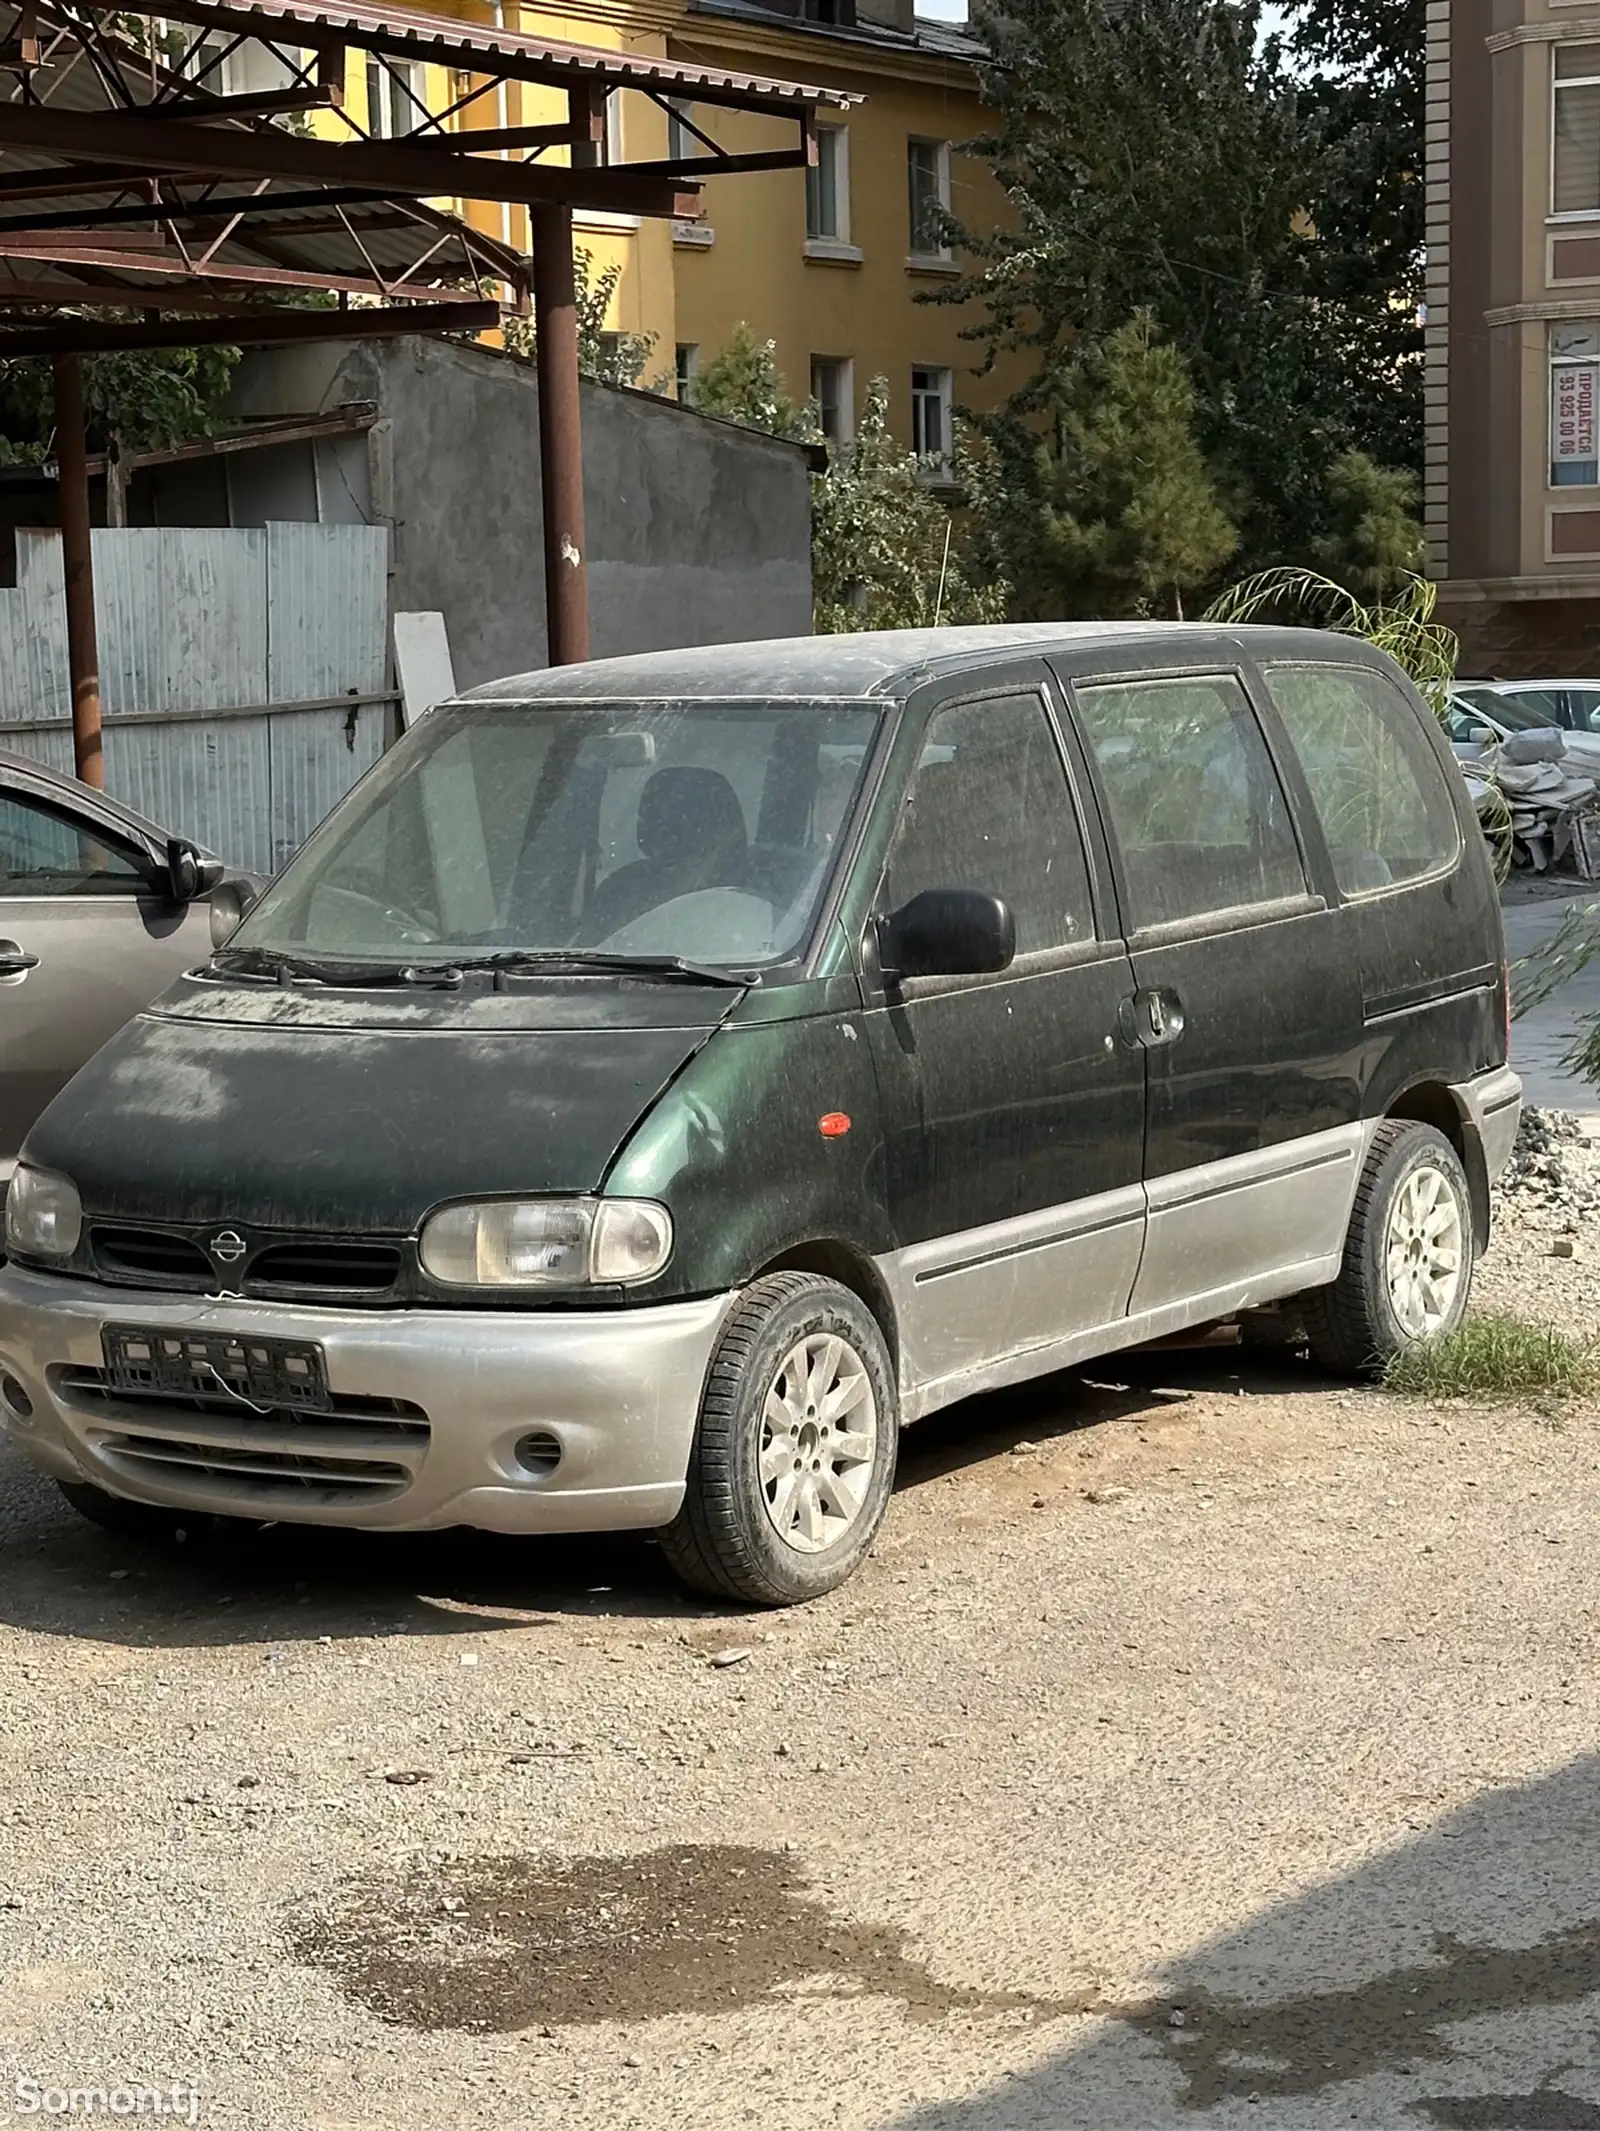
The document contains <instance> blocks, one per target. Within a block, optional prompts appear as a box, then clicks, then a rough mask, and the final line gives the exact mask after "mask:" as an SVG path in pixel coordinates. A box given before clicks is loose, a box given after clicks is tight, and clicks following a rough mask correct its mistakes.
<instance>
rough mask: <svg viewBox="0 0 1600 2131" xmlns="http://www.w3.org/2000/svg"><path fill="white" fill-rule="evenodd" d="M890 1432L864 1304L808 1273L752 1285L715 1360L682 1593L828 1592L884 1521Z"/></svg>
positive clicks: (783, 1601)
mask: <svg viewBox="0 0 1600 2131" xmlns="http://www.w3.org/2000/svg"><path fill="white" fill-rule="evenodd" d="M898 1433H899V1417H898V1413H897V1410H896V1402H895V1392H894V1377H893V1373H892V1371H891V1368H890V1364H889V1353H888V1349H887V1347H886V1346H885V1344H884V1339H883V1334H882V1333H881V1332H880V1331H879V1329H878V1326H877V1323H876V1321H875V1320H874V1318H873V1316H872V1313H871V1312H870V1311H869V1310H868V1309H867V1308H866V1306H865V1304H864V1303H862V1302H861V1300H860V1299H859V1298H858V1297H857V1296H855V1295H852V1294H851V1293H850V1291H849V1290H848V1289H847V1288H843V1287H840V1286H838V1285H837V1284H836V1283H835V1282H834V1281H831V1280H823V1279H820V1278H818V1277H817V1275H815V1274H813V1273H771V1274H768V1275H767V1276H766V1277H765V1278H763V1279H760V1280H757V1281H754V1282H752V1284H751V1285H750V1287H749V1288H748V1289H747V1290H746V1291H745V1293H744V1295H743V1296H742V1297H741V1298H740V1300H739V1303H738V1305H737V1307H736V1308H735V1310H734V1312H733V1315H732V1316H731V1317H730V1318H729V1320H728V1323H727V1327H726V1329H725V1330H724V1332H723V1334H722V1337H721V1339H720V1340H719V1342H718V1344H717V1351H716V1353H715V1355H714V1356H713V1357H712V1362H711V1368H710V1372H709V1374H708V1376H707V1379H706V1389H705V1396H704V1398H703V1399H702V1401H701V1406H700V1424H699V1427H698V1428H697V1430H696V1432H695V1440H694V1448H693V1450H692V1451H691V1453H690V1457H689V1474H688V1490H687V1492H686V1494H685V1496H684V1500H683V1507H682V1509H681V1510H680V1511H679V1512H678V1515H677V1516H676V1518H674V1520H673V1522H672V1523H671V1524H670V1525H669V1526H668V1527H667V1529H666V1531H665V1532H664V1533H663V1534H662V1540H661V1544H662V1549H663V1551H664V1552H665V1554H666V1556H667V1559H668V1561H669V1562H670V1563H671V1564H672V1567H673V1568H674V1569H675V1570H676V1572H677V1574H678V1575H679V1576H680V1577H681V1578H682V1580H683V1581H684V1582H685V1583H686V1584H688V1585H689V1586H690V1587H691V1589H693V1590H696V1591H704V1592H707V1593H709V1594H710V1595H711V1596H713V1597H717V1598H734V1599H743V1600H745V1601H747V1602H748V1603H752V1604H755V1605H764V1606H788V1605H796V1604H798V1603H800V1602H801V1601H803V1600H805V1599H808V1598H817V1597H820V1596H821V1594H822V1593H823V1592H824V1591H831V1590H834V1589H835V1588H836V1587H837V1586H838V1585H839V1584H841V1583H843V1582H844V1580H845V1578H846V1577H847V1576H849V1575H850V1574H851V1573H852V1572H853V1571H854V1570H855V1568H856V1567H857V1566H858V1565H859V1564H860V1562H861V1561H862V1560H863V1558H864V1557H865V1555H866V1554H867V1552H868V1550H869V1549H870V1547H871V1545H872V1542H873V1539H874V1538H875V1536H876V1534H877V1530H878V1527H879V1525H880V1524H881V1523H882V1522H883V1517H884V1512H885V1510H886V1509H887V1507H888V1503H889V1493H890V1490H891V1488H892V1487H893V1485H894V1469H895V1455H896V1450H897V1447H898V1445H897V1438H898Z"/></svg>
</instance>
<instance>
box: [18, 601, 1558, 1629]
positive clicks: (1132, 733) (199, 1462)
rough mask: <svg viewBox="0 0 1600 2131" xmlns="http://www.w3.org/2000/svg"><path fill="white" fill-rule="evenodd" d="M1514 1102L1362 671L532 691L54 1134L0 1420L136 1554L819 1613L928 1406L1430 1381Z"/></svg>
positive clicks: (866, 663)
mask: <svg viewBox="0 0 1600 2131" xmlns="http://www.w3.org/2000/svg"><path fill="white" fill-rule="evenodd" d="M1520 1104H1521V1092H1520V1086H1519V1083H1518V1081H1517V1078H1516V1076H1515V1075H1514V1074H1513V1073H1512V1072H1511V1071H1510V1070H1509V1068H1508V1066H1507V985H1506V972H1505V961H1504V952H1503V945H1502V935H1501V927H1500V916H1499V908H1498V902H1497V897H1496V892H1495V885H1494V881H1493V879H1492V877H1491V871H1490V866H1489V863H1488V860H1487V858H1486V856H1485V852H1484V848H1483V845H1482V841H1481V838H1480V836H1479V833H1478V828H1477V824H1476V822H1475V820H1474V817H1473V814H1472V811H1471V808H1470V805H1469V803H1468V799H1467V795H1466V790H1465V787H1464V784H1463V781H1462V779H1461V777H1460V775H1459V772H1458V771H1457V769H1456V766H1455V764H1454V762H1453V760H1452V758H1451V754H1450V750H1449V746H1448V743H1447V741H1446V738H1445V735H1444V733H1443V731H1442V729H1441V727H1440V725H1439V723H1438V721H1437V719H1436V718H1435V717H1433V716H1432V715H1431V714H1430V712H1429V711H1428V710H1427V708H1426V707H1425V706H1424V704H1423V703H1422V701H1421V700H1420V699H1419V697H1418V696H1417V694H1416V693H1415V691H1414V690H1413V689H1412V687H1411V685H1410V684H1409V682H1408V681H1406V680H1405V679H1404V677H1403V676H1402V675H1401V673H1400V671H1399V669H1398V668H1397V667H1395V666H1394V665H1392V664H1391V663H1390V662H1389V661H1388V660H1387V659H1386V658H1385V657H1384V656H1383V655H1382V654H1380V653H1378V652H1376V651H1374V650H1372V649H1370V648H1368V647H1367V646H1366V645H1364V644H1362V643H1360V642H1358V641H1354V640H1351V639H1349V638H1345V637H1340V636H1333V635H1322V634H1314V633H1309V632H1298V631H1292V630H1274V629H1261V628H1255V629H1233V630H1219V629H1214V628H1191V627H1187V626H1184V625H1181V624H1126V625H1124V624H1117V625H1105V626H1101V625H1084V626H1079V627H1068V626H1036V627H1027V628H1002V629H970V630H944V631H928V632H918V633H906V634H888V635H862V636H853V637H852V636H842V637H818V638H814V639H804V640H798V641H794V642H784V643H766V644H747V645H734V646H722V647H717V648H710V649H700V650H689V651H678V652H665V653H659V654H655V655H652V656H648V657H637V658H626V659H615V660H609V661H602V662H599V663H596V664H593V665H589V666H583V667H571V668H566V669H557V670H553V671H549V672H542V673H535V674H530V675H526V676H524V677H522V678H520V679H517V680H509V681H504V682H501V683H498V684H496V685H494V686H491V687H487V688H481V689H478V690H476V691H474V692H472V693H471V694H468V695H466V696H463V697H461V698H459V699H458V700H456V701H454V702H452V703H449V704H446V705H444V706H442V707H441V708H439V709H438V710H436V711H434V712H432V713H431V714H430V715H429V716H428V717H427V718H426V719H424V720H423V721H422V722H421V724H420V725H419V726H417V727H416V728H415V729H414V730H412V731H411V732H410V733H408V734H407V735H406V737H405V738H404V739H403V740H402V741H401V742H400V744H399V745H398V746H397V747H395V748H394V749H393V751H392V752H390V753H389V754H388V755H387V756H386V757H385V758H384V759H383V761H382V762H381V763H380V764H379V765H378V766H377V767H376V768H375V769H374V770H373V771H372V772H371V773H370V774H369V775H368V776H367V778H366V779H365V780H364V781H363V782H362V783H361V784H360V785H359V786H358V787H357V789H356V790H355V791H354V792H353V793H352V794H351V795H350V796H349V797H348V798H347V799H346V800H345V801H344V802H343V803H342V804H341V805H340V806H339V807H338V808H337V809H336V810H335V812H334V813H333V814H332V815H331V816H330V817H329V819H328V820H327V821H326V822H325V823H324V824H323V825H322V827H321V828H320V829H319V830H318V831H317V832H316V834H315V835H313V836H312V838H311V839H310V840H309V842H308V843H307V844H306V845H305V847H304V849H303V850H302V851H301V852H300V853H299V855H298V856H297V857H296V858H295V859H294V860H293V861H292V862H291V864H290V865H289V866H288V867H287V869H286V870H285V871H284V872H283V873H282V874H281V875H280V876H279V878H278V879H277V880H276V881H275V882H274V883H272V885H271V886H270V887H269V888H268V889H267V890H266V892H265V893H264V894H263V895H262V897H261V899H260V900H259V902H257V903H256V904H255V906H254V907H253V908H252V909H251V910H250V911H249V912H248V914H247V915H246V916H245V918H244V921H243V923H242V924H240V925H239V927H238V929H237V931H236V932H234V933H233V934H232V935H231V936H230V937H228V938H227V939H226V942H225V944H224V945H222V946H221V947H220V948H219V949H218V950H217V951H216V952H214V953H213V955H212V957H211V960H210V961H209V962H208V963H207V964H205V965H204V966H202V967H197V968H195V969H194V970H192V971H191V972H190V973H189V974H188V975H187V976H186V977H184V978H183V979H182V980H181V981H180V982H179V983H178V984H177V985H176V986H175V987H174V989H172V990H171V991H170V992H168V993H167V994H166V996H165V997H164V998H163V999H162V1000H160V1001H159V1003H158V1004H157V1005H155V1006H153V1007H152V1008H150V1009H149V1010H148V1011H146V1012H145V1013H143V1014H142V1015H140V1016H139V1018H138V1019H137V1020H136V1021H134V1022H133V1023H132V1024H131V1025H130V1026H129V1027H127V1028H126V1029H124V1030H123V1032H122V1033H121V1034H120V1035H118V1036H117V1037H116V1038H114V1039H113V1041H112V1042H111V1043H110V1044H109V1045H108V1046H107V1047H106V1048H105V1049H104V1050H103V1051H102V1052H101V1053H100V1054H99V1055H98V1056H97V1057H96V1058H95V1059H94V1060H93V1062H92V1063H91V1064H90V1065H89V1066H88V1067H87V1068H86V1069H85V1070H84V1071H83V1072H82V1073H81V1074H80V1075H79V1076H78V1077H77V1079H76V1080H75V1081H74V1082H73V1083H72V1084H71V1085H70V1086H69V1087H68V1088H67V1089H66V1091H65V1092H64V1093H63V1094H62V1095H61V1096H60V1097H58V1098H57V1100H56V1101H55V1102H54V1103H53V1104H52V1105H51V1107H50V1108H49V1110H48V1111H47V1112H46V1113H45V1115H44V1117H43V1118H42V1119H41V1120H40V1122H39V1123H38V1124H37V1125H36V1126H35V1128H34V1130H33V1132H32V1134H31V1136H30V1137H29V1139H28V1141H27V1144H26V1146H25V1148H24V1150H23V1158H22V1161H21V1163H20V1164H19V1167H18V1169H17V1172H16V1176H15V1179H14V1182H13V1184H12V1187H11V1193H10V1198H9V1203H8V1208H7V1236H8V1250H9V1254H10V1256H9V1263H8V1264H7V1265H6V1267H5V1270H4V1272H3V1274H0V1413H3V1416H4V1420H5V1424H6V1427H7V1429H8V1430H9V1433H10V1435H11V1438H12V1439H13V1440H14V1441H15V1442H16V1443H17V1444H18V1445H19V1446H20V1447H21V1448H22V1449H23V1450H24V1451H25V1452H26V1453H27V1454H28V1455H29V1456H30V1457H31V1458H32V1459H33V1460H35V1461H36V1462H37V1463H38V1464H39V1465H40V1466H41V1467H43V1469H44V1470H45V1471H46V1472H48V1473H50V1474H53V1475H54V1476H55V1478H56V1479H57V1480H58V1481H59V1482H60V1483H61V1485H62V1487H63V1489H64V1490H65V1492H66V1494H67V1495H68V1497H69V1498H70V1499H71V1500H72V1501H73V1502H74V1503H75V1504H76V1505H77V1506H78V1507H79V1508H80V1509H82V1510H83V1511H85V1512H86V1513H87V1514H88V1515H90V1516H92V1517H95V1518H97V1519H99V1520H100V1521H102V1522H104V1523H108V1524H110V1525H112V1526H114V1527H115V1528H117V1529H122V1530H128V1529H140V1528H146V1527H155V1526H159V1525H160V1524H161V1523H162V1522H163V1521H164V1522H166V1523H168V1524H170V1523H171V1522H172V1520H173V1516H174V1513H181V1515H182V1517H183V1518H185V1519H192V1518H193V1517H194V1516H195V1515H196V1514H204V1513H209V1514H211V1515H214V1516H216V1517H220V1518H249V1519H256V1520H263V1521H265V1520H278V1519H284V1520H300V1521H302V1522H305V1523H314V1524H324V1525H343V1526H360V1527H363V1528H369V1529H373V1528H381V1529H388V1530H407V1531H414V1530H421V1529H432V1528H437V1527H442V1526H471V1527H479V1528H484V1529H488V1530H492V1531H497V1532H506V1533H539V1532H582V1531H599V1530H613V1529H618V1528H626V1527H632V1528H642V1529H653V1530H657V1531H659V1532H660V1534H661V1540H662V1544H663V1546H664V1548H665V1550H666V1552H667V1555H668V1557H669V1559H670V1560H671V1562H672V1563H673V1564H674V1566H675V1567H676V1569H677V1570H678V1571H679V1572H680V1574H681V1575H682V1576H683V1577H684V1578H685V1579H687V1581H688V1582H689V1583H690V1584H691V1585H693V1586H695V1587H697V1588H699V1589H701V1590H704V1591H707V1592H711V1593H714V1594H718V1595H721V1596H723V1597H727V1598H734V1599H741V1600H745V1601H754V1602H759V1603H767V1604H784V1603H789V1602H793V1601H796V1600H801V1599H805V1598H807V1597H810V1596H812V1595H814V1594H816V1593H819V1592H822V1591H826V1590H828V1589H830V1588H832V1587H833V1586H835V1585H837V1584H838V1583H839V1582H840V1581H841V1580H842V1579H843V1578H844V1577H845V1576H847V1575H848V1574H849V1573H850V1571H851V1570H852V1569H853V1568H854V1567H855V1566H856V1564H857V1563H858V1562H859V1561H860V1560H861V1558H862V1556H863V1555H864V1553H865V1552H866V1550H867V1548H868V1547H869V1545H870V1544H871V1541H872V1538H873V1535H874V1533H875V1532H876V1530H877V1529H878V1526H879V1524H880V1522H881V1520H882V1518H883V1515H884V1512H885V1507H886V1504H887V1501H888V1497H889V1493H890V1488H891V1485H892V1482H893V1478H894V1470H895V1453H896V1444H897V1439H898V1436H899V1432H900V1429H901V1427H902V1425H903V1424H905V1423H907V1422H911V1421H915V1420H916V1419H917V1418H918V1417H919V1416H922V1415H925V1414H928V1413H931V1412H933V1411H934V1410H935V1409H937V1408H939V1407H943V1406H946V1405H948V1404H949V1403H950V1402H951V1401H953V1400H955V1399H960V1398H964V1397H966V1396H967V1395H968V1394H970V1393H973V1392H977V1391H981V1390H984V1389H987V1388H989V1387H991V1386H997V1385H1005V1384H1011V1383H1015V1382H1018V1381H1019V1380H1021V1379H1024V1378H1029V1377H1036V1376H1039V1375H1041V1374H1043V1373H1045V1372H1047V1371H1051V1370H1057V1369H1061V1368H1063V1367H1065V1366H1069V1365H1072V1364H1075V1363H1079V1362H1082V1361H1085V1360H1087V1359H1089V1358H1090V1357H1091V1356H1096V1355H1102V1354H1105V1353H1107V1352H1108V1351H1110V1350H1113V1349H1117V1348H1122V1347H1127V1346H1131V1345H1134V1344H1136V1343H1138V1342H1141V1341H1146V1340H1151V1339H1155V1338H1157V1337H1161V1336H1164V1335H1169V1334H1174V1333H1178V1332H1181V1331H1184V1330H1185V1329H1186V1328H1190V1327H1196V1326H1200V1325H1207V1324H1211V1323H1213V1322H1218V1321H1224V1320H1228V1319H1230V1318H1233V1317H1236V1316H1238V1315H1240V1314H1241V1313H1258V1312H1262V1311H1270V1310H1272V1309H1273V1308H1274V1307H1275V1306H1281V1307H1282V1308H1283V1309H1284V1310H1286V1311H1287V1312H1290V1313H1292V1315H1293V1317H1294V1319H1295V1321H1296V1323H1297V1324H1299V1325H1300V1326H1303V1328H1304V1331H1305V1334H1306V1336H1308V1337H1309V1339H1310V1342H1311V1345H1312V1347H1313V1349H1314V1350H1315V1352H1316V1354H1317V1355H1318V1356H1319V1357H1321V1359H1322V1360H1323V1361H1324V1362H1325V1363H1327V1364H1328V1365H1329V1366H1331V1367H1332V1368H1334V1369H1336V1370H1340V1371H1348V1372H1359V1371H1361V1370H1365V1369H1370V1368H1375V1367H1381V1366H1382V1365H1383V1364H1384V1363H1385V1362H1386V1361H1387V1360H1388V1358H1389V1357H1391V1356H1393V1355H1394V1354H1395V1353H1396V1352H1398V1351H1399V1350H1401V1349H1402V1348H1404V1347H1406V1346H1408V1345H1411V1344H1413V1343H1415V1342H1418V1341H1424V1340H1431V1339H1437V1338H1439V1337H1441V1336H1442V1335H1444V1334H1447V1333H1449V1332H1450V1331H1451V1330H1452V1329H1453V1328H1454V1327H1455V1326H1456V1325H1458V1324H1459V1323H1460V1321H1461V1318H1462V1315H1463V1312H1464V1311H1465V1309H1466V1307H1467V1301H1468V1295H1469V1291H1470V1287H1471V1283H1472V1275H1473V1266H1474V1261H1475V1259H1476V1257H1477V1255H1478V1254H1479V1253H1480V1252H1481V1251H1482V1250H1483V1248H1484V1247H1485V1244H1486V1242H1487V1240H1488V1232H1489V1191H1490V1184H1491V1181H1492V1180H1493V1178H1494V1177H1495V1175H1496V1173H1497V1172H1498V1170H1499V1168H1500V1167H1501V1165H1502V1163H1503V1162H1504V1160H1505V1158H1506V1155H1507V1153H1508V1151H1509V1149H1510V1146H1511V1143H1512V1140H1513V1138H1514V1135H1515V1132H1516V1127H1517V1120H1518V1115H1519V1111H1520Z"/></svg>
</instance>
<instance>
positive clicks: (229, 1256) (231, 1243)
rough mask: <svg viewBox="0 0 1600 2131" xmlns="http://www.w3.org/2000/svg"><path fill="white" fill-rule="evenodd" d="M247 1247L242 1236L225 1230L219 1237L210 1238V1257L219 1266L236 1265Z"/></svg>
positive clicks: (229, 1229)
mask: <svg viewBox="0 0 1600 2131" xmlns="http://www.w3.org/2000/svg"><path fill="white" fill-rule="evenodd" d="M249 1247H250V1246H249V1245H248V1244H247V1243H246V1242H245V1240H244V1238H243V1236H241V1235H239V1234H237V1233H236V1231H235V1230H233V1229H231V1228H225V1229H224V1230H223V1231H222V1234H221V1235H220V1236H213V1237H212V1238H211V1245H210V1249H211V1255H212V1257H213V1258H215V1259H216V1260H217V1261H218V1263H219V1264H221V1265H237V1264H238V1262H239V1260H240V1259H241V1258H242V1257H243V1256H244V1254H245V1252H246V1251H247V1250H248V1249H249Z"/></svg>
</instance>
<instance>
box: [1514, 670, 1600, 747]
mask: <svg viewBox="0 0 1600 2131" xmlns="http://www.w3.org/2000/svg"><path fill="white" fill-rule="evenodd" d="M1493 686H1494V692H1495V694H1496V695H1497V696H1498V697H1500V698H1502V699H1503V700H1505V701H1508V702H1512V703H1515V704H1516V705H1517V706H1518V707H1519V708H1521V709H1527V710H1533V711H1541V712H1544V713H1545V714H1547V715H1548V717H1549V720H1550V722H1551V724H1552V725H1559V726H1560V727H1561V728H1562V730H1563V731H1565V732H1569V733H1583V734H1585V735H1588V736H1591V737H1594V738H1597V739H1600V681H1496V682H1495V683H1494V684H1493Z"/></svg>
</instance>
